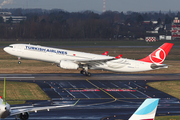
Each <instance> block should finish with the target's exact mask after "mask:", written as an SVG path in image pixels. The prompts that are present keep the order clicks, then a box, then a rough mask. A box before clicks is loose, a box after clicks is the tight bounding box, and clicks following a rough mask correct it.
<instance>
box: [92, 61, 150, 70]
mask: <svg viewBox="0 0 180 120" xmlns="http://www.w3.org/2000/svg"><path fill="white" fill-rule="evenodd" d="M150 65H151V64H150V63H141V64H128V65H122V64H121V65H115V64H114V65H112V64H111V65H108V64H106V65H103V66H96V67H93V68H91V69H102V70H108V71H114V72H141V71H148V70H152V68H151V67H150Z"/></svg>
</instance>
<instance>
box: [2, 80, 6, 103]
mask: <svg viewBox="0 0 180 120" xmlns="http://www.w3.org/2000/svg"><path fill="white" fill-rule="evenodd" d="M5 104H6V78H4V93H3V105H5Z"/></svg>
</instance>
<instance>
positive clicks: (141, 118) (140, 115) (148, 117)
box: [129, 98, 159, 120]
mask: <svg viewBox="0 0 180 120" xmlns="http://www.w3.org/2000/svg"><path fill="white" fill-rule="evenodd" d="M158 102H159V98H147V99H146V100H145V101H144V102H143V103H142V104H141V106H140V107H139V108H138V109H137V110H136V111H135V112H134V114H133V115H132V116H131V117H130V118H129V120H155V119H154V118H155V114H156V110H157V106H158Z"/></svg>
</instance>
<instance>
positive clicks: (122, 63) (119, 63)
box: [4, 43, 173, 76]
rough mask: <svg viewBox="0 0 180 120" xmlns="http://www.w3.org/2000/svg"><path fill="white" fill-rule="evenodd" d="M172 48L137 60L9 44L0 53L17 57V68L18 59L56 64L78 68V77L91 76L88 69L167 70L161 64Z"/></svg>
mask: <svg viewBox="0 0 180 120" xmlns="http://www.w3.org/2000/svg"><path fill="white" fill-rule="evenodd" d="M172 46H173V44H172V43H164V44H163V45H162V46H160V47H159V48H157V49H156V50H155V51H154V52H152V53H151V54H150V55H148V56H147V57H145V58H143V59H140V60H133V59H127V58H122V55H121V54H120V55H118V56H117V57H113V56H107V55H104V54H103V55H98V54H93V53H85V52H78V51H72V50H66V49H58V48H52V47H44V46H40V45H31V44H11V45H9V46H8V47H5V48H4V51H5V52H7V53H9V54H11V55H14V56H17V57H18V59H19V61H18V63H19V64H21V58H26V59H33V60H39V61H46V62H51V63H56V64H57V66H58V67H60V68H63V69H79V68H81V69H82V70H81V71H80V73H81V74H84V75H87V76H91V73H90V72H88V69H99V70H108V71H114V72H141V71H149V70H156V69H161V68H168V65H166V64H162V63H163V62H164V60H165V58H166V56H167V54H168V53H169V51H170V49H171V48H172ZM106 53H107V52H105V54H106Z"/></svg>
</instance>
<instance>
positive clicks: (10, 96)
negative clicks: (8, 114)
mask: <svg viewBox="0 0 180 120" xmlns="http://www.w3.org/2000/svg"><path fill="white" fill-rule="evenodd" d="M3 84H4V83H3V81H0V95H1V96H2V95H3ZM49 99H50V98H49V97H48V96H47V95H46V94H45V93H44V91H42V89H41V88H40V87H39V86H38V85H37V84H35V83H27V82H14V81H7V82H6V100H7V102H8V101H9V102H8V103H9V104H23V103H25V101H26V100H49Z"/></svg>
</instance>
